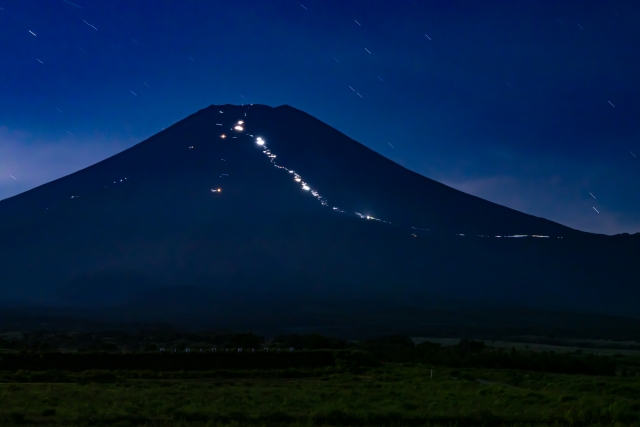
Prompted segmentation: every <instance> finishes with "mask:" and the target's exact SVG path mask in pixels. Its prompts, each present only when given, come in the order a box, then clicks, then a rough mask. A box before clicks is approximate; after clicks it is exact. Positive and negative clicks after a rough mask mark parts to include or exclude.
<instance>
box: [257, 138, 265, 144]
mask: <svg viewBox="0 0 640 427" xmlns="http://www.w3.org/2000/svg"><path fill="white" fill-rule="evenodd" d="M256 144H258V145H264V141H263V140H262V139H260V138H258V139H257V140H256Z"/></svg>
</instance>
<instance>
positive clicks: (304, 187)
mask: <svg viewBox="0 0 640 427" xmlns="http://www.w3.org/2000/svg"><path fill="white" fill-rule="evenodd" d="M302 189H303V190H307V191H309V190H311V188H309V186H308V185H305V186H303V187H302Z"/></svg>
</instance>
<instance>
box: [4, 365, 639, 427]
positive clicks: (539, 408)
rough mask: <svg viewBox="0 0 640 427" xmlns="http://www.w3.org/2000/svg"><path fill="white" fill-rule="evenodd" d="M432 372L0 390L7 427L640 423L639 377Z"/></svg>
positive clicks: (131, 377)
mask: <svg viewBox="0 0 640 427" xmlns="http://www.w3.org/2000/svg"><path fill="white" fill-rule="evenodd" d="M430 369H431V367H429V366H426V365H415V364H386V365H384V366H382V367H378V368H371V369H369V370H367V371H364V372H361V373H360V374H353V373H349V372H346V371H343V372H340V371H339V370H336V369H334V368H327V369H325V370H322V369H316V370H309V371H308V372H306V373H305V372H303V371H299V372H297V374H300V375H291V376H292V377H293V378H283V377H282V376H278V374H277V373H275V372H272V373H271V374H267V373H263V374H260V373H258V372H255V373H253V374H252V373H251V372H250V371H238V372H236V373H235V374H234V373H233V372H229V371H219V372H208V373H207V372H197V373H194V372H184V373H163V375H164V377H163V378H162V379H149V378H158V376H157V375H156V376H155V377H154V375H155V374H153V373H147V374H146V375H145V374H140V372H137V371H128V372H126V371H119V372H111V373H106V372H103V373H100V372H92V373H78V374H67V373H57V375H58V377H55V376H54V377H51V378H49V379H47V378H43V381H45V382H41V383H35V382H5V383H2V384H0V425H60V426H62V425H64V426H76V425H78V426H81V425H82V426H84V425H87V426H88V425H118V426H128V425H149V426H152V425H154V426H165V425H237V426H240V425H255V426H271V425H300V426H303V425H304V426H315V425H318V426H324V425H331V426H373V425H386V426H405V425H406V426H417V425H420V426H422V425H461V426H462V425H486V426H495V425H567V426H588V425H640V378H638V377H637V376H636V377H597V376H581V375H559V374H544V373H532V372H523V371H506V370H485V369H448V368H439V367H435V368H434V376H433V378H431V377H430ZM279 372H280V371H279ZM27 374H28V373H21V375H23V376H25V378H26V376H28V375H27ZM11 375H17V374H15V373H13V374H7V373H5V374H4V378H5V381H9V380H11V378H10V377H11ZM305 375H307V376H306V377H305ZM308 375H313V376H308ZM296 376H298V377H296ZM145 378H147V379H145ZM476 379H481V380H483V381H485V382H487V383H480V382H478V381H476ZM23 380H24V378H23ZM31 380H33V378H31ZM13 381H19V378H15V377H14V378H13ZM50 381H66V382H50ZM92 381H96V382H92Z"/></svg>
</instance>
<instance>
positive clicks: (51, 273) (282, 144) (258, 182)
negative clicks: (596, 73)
mask: <svg viewBox="0 0 640 427" xmlns="http://www.w3.org/2000/svg"><path fill="white" fill-rule="evenodd" d="M239 121H242V122H243V123H242V124H241V125H239V124H238V123H239ZM236 126H241V127H242V130H235V129H234V128H235V127H236ZM223 134H224V135H225V136H226V138H222V137H221V136H222V135H223ZM258 137H260V138H262V139H261V140H258V139H257V138H258ZM261 141H264V145H260V143H261ZM273 156H275V157H273ZM296 178H299V179H300V182H297V181H296ZM303 185H307V187H308V189H304V188H303ZM218 189H220V191H217V190H218ZM214 190H215V191H214ZM367 218H368V219H367ZM459 234H463V235H464V236H465V237H462V236H458V235H459ZM511 235H528V236H531V235H543V236H549V237H548V238H533V237H526V238H497V237H495V236H511ZM478 236H491V237H484V238H480V237H478ZM638 246H639V245H638V239H637V238H634V237H631V236H629V237H607V236H596V235H590V234H588V233H582V232H579V231H577V230H573V229H570V228H568V227H565V226H562V225H560V224H557V223H554V222H551V221H548V220H545V219H542V218H537V217H533V216H530V215H526V214H523V213H520V212H517V211H514V210H512V209H508V208H505V207H502V206H499V205H496V204H494V203H491V202H488V201H485V200H482V199H479V198H477V197H474V196H471V195H467V194H464V193H462V192H460V191H457V190H454V189H451V188H449V187H447V186H445V185H442V184H440V183H438V182H436V181H433V180H430V179H428V178H425V177H423V176H420V175H418V174H416V173H414V172H411V171H409V170H407V169H405V168H403V167H401V166H399V165H397V164H395V163H393V162H392V161H390V160H388V159H386V158H384V157H383V156H381V155H379V154H377V153H375V152H373V151H372V150H369V149H368V148H366V147H364V146H363V145H361V144H359V143H357V142H356V141H353V140H351V139H350V138H348V137H346V136H345V135H343V134H341V133H340V132H338V131H336V130H335V129H333V128H331V127H329V126H327V125H326V124H324V123H322V122H320V121H318V120H317V119H315V118H313V117H311V116H309V115H307V114H305V113H303V112H301V111H298V110H296V109H294V108H292V107H288V106H281V107H277V108H271V107H267V106H261V105H246V106H231V105H225V106H211V107H209V108H206V109H204V110H201V111H199V112H198V113H196V114H193V115H192V116H189V117H188V118H186V119H184V120H182V121H181V122H178V123H176V124H175V125H174V126H172V127H170V128H168V129H167V130H165V131H163V132H161V133H159V134H157V135H155V136H153V137H151V138H149V139H148V140H146V141H143V142H141V143H140V144H138V145H136V146H134V147H132V148H130V149H128V150H125V151H123V152H122V153H119V154H118V155H116V156H113V157H111V158H109V159H106V160H104V161H102V162H100V163H97V164H96V165H93V166H91V167H88V168H86V169H83V170H81V171H78V172H76V173H74V174H71V175H69V176H66V177H63V178H61V179H58V180H56V181H53V182H51V183H48V184H45V185H43V186H40V187H38V188H35V189H33V190H31V191H28V192H26V193H23V194H20V195H18V196H15V197H12V198H10V199H7V200H3V201H1V202H0V248H1V250H2V253H3V257H2V259H0V298H2V299H4V300H6V301H13V302H14V303H17V302H20V303H21V304H26V305H36V304H41V305H42V304H45V305H54V306H60V305H62V306H64V305H67V306H92V305H102V306H111V307H129V308H130V309H131V310H133V311H135V312H137V313H146V314H145V316H148V317H149V318H153V317H154V316H156V315H157V314H158V312H160V311H163V310H164V311H166V310H169V309H170V310H173V311H174V312H190V313H193V312H200V313H201V314H202V316H205V317H206V316H207V315H208V314H207V313H209V314H210V313H212V312H214V311H215V313H217V314H220V313H226V315H227V318H230V317H229V316H231V317H233V313H235V312H237V310H238V309H239V308H240V307H245V308H246V307H251V312H252V313H257V312H259V311H260V310H262V309H264V307H267V308H266V310H267V311H266V313H268V312H269V311H268V307H276V306H277V307H281V309H282V310H286V309H287V307H289V308H291V307H297V308H299V306H300V304H301V302H302V301H306V302H305V304H308V302H309V301H314V300H318V299H325V300H344V301H364V300H366V299H372V298H373V299H376V298H382V299H388V298H394V299H395V300H398V301H405V302H412V303H418V302H420V301H429V300H432V298H433V297H434V296H436V295H440V296H454V297H457V298H460V299H464V300H472V301H477V302H478V303H479V304H503V305H504V304H506V305H509V304H511V305H514V304H520V305H523V304H524V305H529V306H533V307H538V308H546V309H572V310H592V311H600V312H608V313H615V314H623V313H627V314H628V313H634V312H635V311H634V310H635V309H634V307H635V304H636V303H637V302H638V300H639V298H638V296H639V295H638V294H639V293H638V289H637V283H639V282H640V281H639V280H637V279H638V278H639V275H638V269H637V267H635V261H634V259H636V257H637V255H638V254H639V250H638ZM194 290H195V291H194ZM183 291H184V292H183ZM176 292H177V293H176ZM363 304H366V303H363ZM260 307H262V308H260ZM141 316H142V315H141ZM241 317H242V316H241ZM302 318H304V316H302ZM296 319H297V320H295V322H300V319H301V317H300V316H298V317H296ZM283 321H284V320H283ZM292 321H293V320H292Z"/></svg>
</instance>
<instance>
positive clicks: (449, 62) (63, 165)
mask: <svg viewBox="0 0 640 427" xmlns="http://www.w3.org/2000/svg"><path fill="white" fill-rule="evenodd" d="M0 7H1V8H2V10H0V59H1V61H0V199H3V198H6V197H9V196H12V195H15V194H18V193H20V192H22V191H25V190H27V189H29V188H33V187H34V186H37V185H40V184H43V183H45V182H48V181H50V180H52V179H55V178H58V177H61V176H63V175H66V174H68V173H71V172H74V171H76V170H78V169H81V168H83V167H86V166H88V165H90V164H92V163H95V162H96V161H99V160H102V159H103V158H105V157H108V156H109V155H112V154H115V153H117V152H118V151H121V150H122V149H124V148H127V147H129V146H131V145H133V144H135V143H137V142H140V141H141V140H143V139H145V138H148V137H149V136H151V135H153V134H155V133H156V132H158V131H160V130H161V129H162V128H164V127H168V126H169V125H171V124H172V123H174V122H176V121H178V120H180V119H182V118H184V117H185V116H187V115H189V114H192V113H194V112H195V111H197V110H198V109H201V108H204V107H206V106H208V105H210V104H227V103H230V104H242V103H260V104H267V105H272V106H277V105H281V104H289V105H292V106H294V107H296V108H299V109H301V110H304V111H306V112H308V113H309V114H311V115H313V116H315V117H317V118H319V119H320V120H322V121H324V122H326V123H328V124H330V125H331V126H333V127H335V128H337V129H338V130H340V131H342V132H344V133H345V134H347V135H349V136H350V137H352V138H354V139H356V140H357V141H359V142H361V143H363V144H365V145H367V146H368V147H370V148H372V149H374V150H376V151H377V152H379V153H381V154H383V155H385V156H387V157H389V158H391V159H392V160H394V161H396V162H398V163H400V164H401V165H403V166H406V167H408V168H409V169H412V170H414V171H416V172H419V173H421V174H423V175H426V176H428V177H430V178H433V179H436V180H438V181H441V182H443V183H445V184H448V185H450V186H452V187H455V188H458V189H460V190H463V191H466V192H469V193H471V194H474V195H477V196H480V197H483V198H486V199H488V200H491V201H494V202H496V203H500V204H503V205H506V206H509V207H512V208H515V209H518V210H521V211H523V212H527V213H530V214H533V215H537V216H543V217H546V218H549V219H551V220H555V221H558V222H560V223H562V224H566V225H569V226H572V227H575V228H579V229H582V230H587V231H593V232H601V233H608V234H613V233H620V232H638V231H640V79H639V78H638V76H640V55H639V54H638V46H640V31H638V27H639V26H640V2H631V1H621V0H612V1H606V2H605V1H601V0H598V1H585V0H575V1H561V0H560V1H551V0H541V1H527V0H518V1H512V0H502V1H491V0H484V1H477V0H466V1H455V0H442V1H426V0H387V1H382V0H381V1H375V2H374V1H345V0H340V1H338V0H332V1H327V0H302V3H301V2H300V1H298V0H291V1H289V0H268V1H267V0H260V1H258V0H233V1H231V0H226V1H222V0H198V1H196V0H154V1H133V0H127V1H124V0H116V1H113V0H111V1H102V0H99V1H91V2H89V1H87V0H73V1H71V0H69V1H67V2H65V1H64V0H0ZM83 21H86V22H87V23H85V22H83ZM355 21H358V23H359V24H360V25H358V23H356V22H355ZM94 27H95V29H94ZM30 31H32V32H33V33H35V36H34V35H32V34H31V33H30ZM425 34H426V35H425ZM427 36H428V37H427ZM367 50H368V51H369V52H371V53H368V52H367ZM40 61H41V62H42V63H41V62H40ZM145 83H146V84H145ZM147 85H148V86H147ZM349 86H351V87H353V88H354V89H355V90H356V91H357V93H359V94H360V95H361V96H362V98H361V97H360V96H358V95H357V94H356V92H354V91H352V90H351V89H350V88H349ZM131 91H133V92H134V93H135V94H136V95H137V96H134V95H133V94H132V93H131ZM609 101H610V102H611V104H613V106H612V105H611V104H610V103H609ZM60 111H62V112H60ZM389 144H391V145H393V146H394V147H395V148H392V147H391V146H390V145H389ZM631 152H633V153H634V154H635V155H636V156H638V157H633V155H632V154H631ZM10 175H12V176H13V177H12V176H10ZM589 193H592V194H593V195H594V196H595V197H596V198H597V199H594V198H593V197H592V196H591V195H590V194H589ZM594 208H595V209H597V210H598V211H599V212H600V213H596V211H595V209H594Z"/></svg>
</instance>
